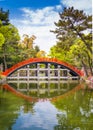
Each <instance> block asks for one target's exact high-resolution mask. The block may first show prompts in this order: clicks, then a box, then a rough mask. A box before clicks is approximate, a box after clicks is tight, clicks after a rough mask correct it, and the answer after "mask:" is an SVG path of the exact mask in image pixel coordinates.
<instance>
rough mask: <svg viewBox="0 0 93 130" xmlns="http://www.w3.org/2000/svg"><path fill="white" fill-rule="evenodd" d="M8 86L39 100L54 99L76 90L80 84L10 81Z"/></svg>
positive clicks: (70, 82) (76, 82)
mask: <svg viewBox="0 0 93 130" xmlns="http://www.w3.org/2000/svg"><path fill="white" fill-rule="evenodd" d="M8 84H9V85H10V86H11V87H12V88H14V89H15V90H17V91H18V92H21V93H23V94H25V95H27V96H32V97H37V98H52V97H56V96H59V95H62V94H64V93H66V92H68V91H70V90H72V89H73V88H75V87H76V86H77V85H78V84H79V82H78V81H69V82H68V81H53V80H52V81H46V80H38V81H34V80H33V81H29V82H28V81H26V80H24V81H22V80H21V81H17V80H15V81H13V80H9V81H8Z"/></svg>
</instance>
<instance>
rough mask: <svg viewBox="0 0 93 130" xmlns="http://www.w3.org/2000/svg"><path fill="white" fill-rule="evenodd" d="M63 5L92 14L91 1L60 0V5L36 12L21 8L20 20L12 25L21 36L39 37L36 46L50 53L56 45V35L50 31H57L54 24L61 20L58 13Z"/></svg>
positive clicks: (14, 20) (12, 21)
mask: <svg viewBox="0 0 93 130" xmlns="http://www.w3.org/2000/svg"><path fill="white" fill-rule="evenodd" d="M63 5H65V6H67V7H68V6H70V7H71V6H74V8H77V9H80V10H84V11H85V12H86V13H87V14H91V13H92V12H91V11H92V1H91V0H60V4H59V5H55V6H53V7H45V8H42V9H36V10H32V9H30V8H26V7H24V8H21V9H20V10H21V12H22V15H20V19H19V18H16V19H12V20H11V23H13V24H14V25H15V26H16V27H17V28H18V30H19V33H20V35H21V36H22V35H23V34H28V35H30V36H31V35H35V36H36V37H37V38H36V40H35V41H34V42H35V43H36V44H35V45H38V46H39V47H40V49H41V50H45V51H46V52H48V51H49V50H50V47H52V46H53V45H54V44H56V38H55V34H53V33H51V32H50V30H55V28H56V27H55V25H54V22H57V21H58V20H59V14H58V12H60V11H62V7H63Z"/></svg>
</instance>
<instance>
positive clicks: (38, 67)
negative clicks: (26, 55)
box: [37, 63, 40, 81]
mask: <svg viewBox="0 0 93 130" xmlns="http://www.w3.org/2000/svg"><path fill="white" fill-rule="evenodd" d="M39 69H40V64H39V63H38V64H37V79H38V81H39Z"/></svg>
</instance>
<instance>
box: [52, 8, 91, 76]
mask: <svg viewBox="0 0 93 130" xmlns="http://www.w3.org/2000/svg"><path fill="white" fill-rule="evenodd" d="M59 16H60V19H59V21H58V22H55V25H56V27H57V28H56V29H55V30H54V31H51V32H53V33H54V34H56V37H57V39H58V42H57V44H56V45H55V46H53V47H52V48H51V50H50V56H51V57H56V58H58V59H61V60H64V61H67V62H70V63H71V64H73V65H76V66H77V67H80V66H83V67H84V69H85V71H86V75H87V76H88V72H87V69H86V68H89V70H90V72H89V73H91V75H93V70H92V34H91V32H92V16H91V15H90V16H89V15H88V16H87V15H86V14H84V12H83V11H82V10H75V9H74V8H73V7H70V8H64V11H63V12H62V13H59ZM85 32H87V34H86V35H85Z"/></svg>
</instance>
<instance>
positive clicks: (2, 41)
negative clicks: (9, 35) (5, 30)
mask: <svg viewBox="0 0 93 130" xmlns="http://www.w3.org/2000/svg"><path fill="white" fill-rule="evenodd" d="M4 41H5V38H4V36H3V34H2V33H0V47H2V45H3V44H4Z"/></svg>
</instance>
